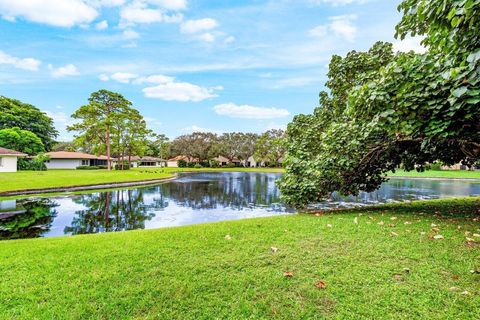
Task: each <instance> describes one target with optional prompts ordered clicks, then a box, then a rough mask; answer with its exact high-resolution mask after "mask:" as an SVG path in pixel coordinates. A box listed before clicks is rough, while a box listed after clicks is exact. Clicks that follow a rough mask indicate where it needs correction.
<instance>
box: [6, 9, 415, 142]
mask: <svg viewBox="0 0 480 320" xmlns="http://www.w3.org/2000/svg"><path fill="white" fill-rule="evenodd" d="M398 3H399V1H393V0H277V1H273V0H272V1H266V0H263V1H260V0H251V1H227V0H213V1H212V0H209V1H206V0H62V1H58V0H0V16H1V18H0V30H1V32H0V95H4V96H8V97H13V98H16V99H19V100H22V101H24V102H28V103H31V104H33V105H35V106H37V107H39V108H40V109H42V110H44V111H46V112H47V113H48V114H49V115H50V116H52V117H53V118H54V120H55V124H56V126H57V128H58V129H59V131H60V140H68V139H71V136H72V134H71V133H68V132H66V131H65V126H66V125H68V124H69V123H71V119H70V117H69V116H70V114H72V113H73V112H74V111H75V110H76V109H77V108H78V107H79V106H81V105H82V104H85V103H86V101H87V98H88V96H89V94H90V93H91V92H93V91H96V90H99V89H108V90H113V91H117V92H120V93H122V94H123V95H124V96H125V97H126V98H127V99H129V100H130V101H132V102H133V103H134V106H135V107H136V108H137V109H139V110H140V111H141V113H142V114H143V115H144V116H145V118H146V119H147V122H148V124H149V127H150V128H151V129H153V130H154V131H156V132H157V133H165V134H167V135H168V136H169V137H171V138H174V137H175V136H178V135H180V134H184V133H189V132H192V131H197V130H200V131H202V130H210V131H215V132H227V131H245V132H246V131H249V132H262V131H265V130H267V129H271V128H283V127H285V126H286V124H287V123H288V122H289V121H290V120H291V119H292V117H293V116H294V115H295V114H299V113H310V112H311V111H312V110H313V108H314V107H315V106H317V103H318V102H317V101H318V93H319V91H320V90H322V89H323V86H324V83H325V81H326V73H327V65H328V62H329V59H330V57H331V55H332V54H341V55H343V54H345V53H346V52H348V51H350V50H353V49H355V50H365V49H368V48H369V47H370V46H371V45H372V44H373V43H374V42H375V41H377V40H385V41H392V42H395V48H396V49H397V50H409V49H414V50H421V47H419V45H418V40H417V39H409V40H407V41H404V42H402V43H399V42H396V41H395V39H394V38H393V35H394V26H395V24H396V23H397V22H398V20H399V19H400V15H399V13H398V12H397V11H396V6H397V5H398Z"/></svg>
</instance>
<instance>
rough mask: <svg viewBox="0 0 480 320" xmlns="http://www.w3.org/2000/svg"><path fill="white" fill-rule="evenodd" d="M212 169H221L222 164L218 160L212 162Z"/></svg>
mask: <svg viewBox="0 0 480 320" xmlns="http://www.w3.org/2000/svg"><path fill="white" fill-rule="evenodd" d="M209 165H210V168H219V167H220V162H219V161H217V160H210V163H209Z"/></svg>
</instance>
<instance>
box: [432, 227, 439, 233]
mask: <svg viewBox="0 0 480 320" xmlns="http://www.w3.org/2000/svg"><path fill="white" fill-rule="evenodd" d="M432 231H433V232H435V233H438V232H439V231H440V229H438V228H432Z"/></svg>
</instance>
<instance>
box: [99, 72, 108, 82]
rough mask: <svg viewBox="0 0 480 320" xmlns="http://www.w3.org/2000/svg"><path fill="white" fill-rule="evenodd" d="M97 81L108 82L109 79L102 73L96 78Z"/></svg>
mask: <svg viewBox="0 0 480 320" xmlns="http://www.w3.org/2000/svg"><path fill="white" fill-rule="evenodd" d="M98 79H100V80H102V81H108V80H110V77H109V76H107V75H106V74H104V73H102V74H101V75H99V76H98Z"/></svg>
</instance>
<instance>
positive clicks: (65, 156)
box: [45, 151, 107, 169]
mask: <svg viewBox="0 0 480 320" xmlns="http://www.w3.org/2000/svg"><path fill="white" fill-rule="evenodd" d="M46 155H47V156H49V157H50V160H48V161H47V162H45V165H46V166H47V169H76V168H77V167H80V166H106V165H107V157H106V156H95V155H93V154H88V153H82V152H68V151H57V152H48V153H46Z"/></svg>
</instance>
